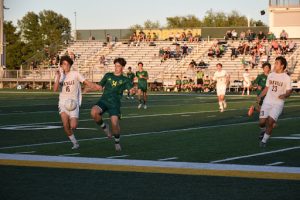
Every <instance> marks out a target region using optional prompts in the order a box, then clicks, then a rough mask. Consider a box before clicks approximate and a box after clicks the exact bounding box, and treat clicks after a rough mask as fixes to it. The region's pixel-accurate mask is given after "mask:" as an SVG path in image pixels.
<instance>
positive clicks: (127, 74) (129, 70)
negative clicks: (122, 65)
mask: <svg viewBox="0 0 300 200" xmlns="http://www.w3.org/2000/svg"><path fill="white" fill-rule="evenodd" d="M126 76H127V78H129V79H130V81H131V83H132V85H134V78H135V75H134V73H133V72H132V68H131V67H128V71H127V73H126ZM133 96H134V94H132V95H130V91H129V90H128V93H127V99H130V98H131V99H134V97H133Z"/></svg>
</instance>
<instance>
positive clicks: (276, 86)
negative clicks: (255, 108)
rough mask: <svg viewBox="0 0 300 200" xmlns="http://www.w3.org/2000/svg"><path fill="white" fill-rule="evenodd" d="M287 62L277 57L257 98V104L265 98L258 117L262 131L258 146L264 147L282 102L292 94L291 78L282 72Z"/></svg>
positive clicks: (279, 112)
mask: <svg viewBox="0 0 300 200" xmlns="http://www.w3.org/2000/svg"><path fill="white" fill-rule="evenodd" d="M286 66H287V61H286V59H285V58H284V57H282V56H279V57H277V58H276V59H275V66H274V72H272V73H271V74H269V76H268V78H267V82H266V87H265V88H264V90H263V91H262V92H261V94H260V95H259V96H258V97H257V100H258V102H260V101H261V99H262V98H263V97H264V96H266V97H265V99H264V101H263V104H262V107H261V110H260V116H259V126H260V128H261V129H262V130H263V131H262V133H261V135H260V138H261V142H260V146H262V147H264V146H265V145H266V143H267V141H268V139H269V138H270V136H271V134H272V130H273V128H274V124H275V123H276V121H277V119H278V117H279V116H280V114H281V112H282V109H283V106H284V100H285V99H286V98H287V97H289V96H290V95H291V93H292V87H291V78H290V77H289V76H288V75H287V74H286V73H285V72H284V70H285V68H286Z"/></svg>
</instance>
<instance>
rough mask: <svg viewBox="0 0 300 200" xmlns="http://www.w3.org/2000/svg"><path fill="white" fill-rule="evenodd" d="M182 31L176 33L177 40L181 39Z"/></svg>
mask: <svg viewBox="0 0 300 200" xmlns="http://www.w3.org/2000/svg"><path fill="white" fill-rule="evenodd" d="M180 36H181V35H180V33H179V32H177V33H176V35H175V41H179V40H180Z"/></svg>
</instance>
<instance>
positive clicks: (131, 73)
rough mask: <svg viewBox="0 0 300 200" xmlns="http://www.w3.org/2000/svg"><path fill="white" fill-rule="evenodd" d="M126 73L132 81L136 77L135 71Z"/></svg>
mask: <svg viewBox="0 0 300 200" xmlns="http://www.w3.org/2000/svg"><path fill="white" fill-rule="evenodd" d="M126 75H127V78H129V79H130V80H131V82H133V80H134V77H135V75H134V73H133V72H127V74H126Z"/></svg>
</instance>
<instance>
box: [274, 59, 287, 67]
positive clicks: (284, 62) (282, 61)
mask: <svg viewBox="0 0 300 200" xmlns="http://www.w3.org/2000/svg"><path fill="white" fill-rule="evenodd" d="M275 60H279V61H280V63H281V65H283V69H285V68H286V66H287V61H286V59H285V57H283V56H278V57H277V58H276V59H275Z"/></svg>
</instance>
